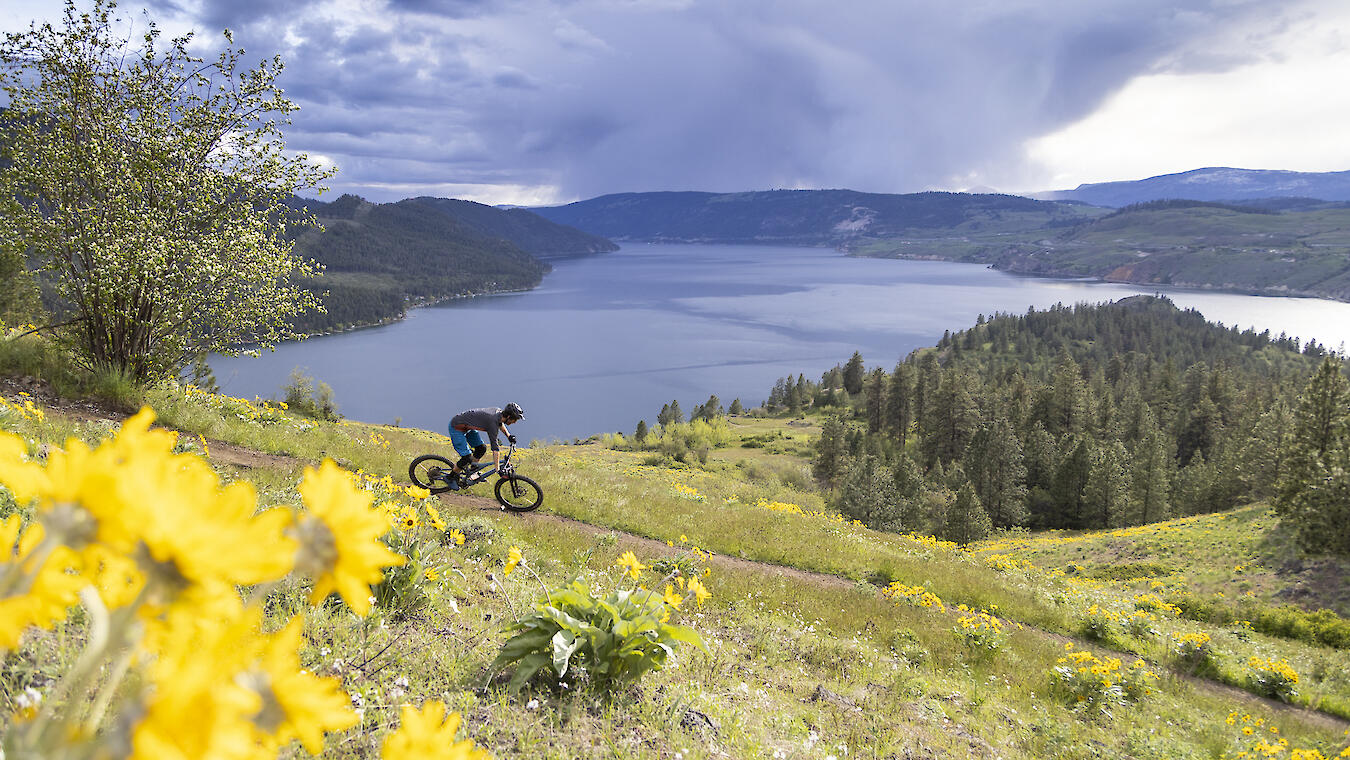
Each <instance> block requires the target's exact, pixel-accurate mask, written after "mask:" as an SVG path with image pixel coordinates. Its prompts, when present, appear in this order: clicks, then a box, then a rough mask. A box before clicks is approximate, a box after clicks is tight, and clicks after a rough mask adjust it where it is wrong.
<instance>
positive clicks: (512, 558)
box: [502, 546, 525, 577]
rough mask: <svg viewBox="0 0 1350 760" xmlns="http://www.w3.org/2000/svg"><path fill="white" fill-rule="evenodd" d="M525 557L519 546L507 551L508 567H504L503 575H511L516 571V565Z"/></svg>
mask: <svg viewBox="0 0 1350 760" xmlns="http://www.w3.org/2000/svg"><path fill="white" fill-rule="evenodd" d="M524 559H525V555H524V554H521V552H520V547H519V546H513V547H511V549H510V551H508V552H507V553H506V567H504V568H502V576H503V577H509V576H510V575H511V573H512V572H514V571H515V569H516V565H519V564H520V563H521V561H522V560H524Z"/></svg>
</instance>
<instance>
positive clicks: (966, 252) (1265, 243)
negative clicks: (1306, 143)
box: [854, 200, 1350, 301]
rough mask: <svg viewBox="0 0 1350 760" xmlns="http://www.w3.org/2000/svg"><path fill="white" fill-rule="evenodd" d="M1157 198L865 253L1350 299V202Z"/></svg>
mask: <svg viewBox="0 0 1350 760" xmlns="http://www.w3.org/2000/svg"><path fill="white" fill-rule="evenodd" d="M1294 208H1295V209H1296V210H1293V211H1277V210H1273V209H1270V208H1264V207H1262V206H1261V205H1257V204H1254V205H1252V206H1247V205H1246V204H1242V203H1215V202H1210V201H1191V200H1171V201H1152V202H1148V203H1140V204H1133V205H1130V206H1126V207H1124V208H1122V209H1120V210H1118V211H1116V212H1114V213H1111V214H1107V215H1105V216H1101V217H1099V218H1097V219H1094V220H1092V221H1088V222H1084V223H1082V224H1079V225H1075V226H1072V227H1065V228H1062V229H1057V230H1045V231H1039V232H1031V233H1021V234H1006V235H961V236H939V235H933V236H929V237H926V238H914V237H911V238H892V239H885V240H873V241H866V242H860V243H859V244H858V245H857V246H856V247H855V249H854V250H855V252H856V253H858V254H859V255H865V256H879V257H885V258H929V259H945V260H950V261H969V262H972V263H982V264H988V265H990V266H992V267H993V268H995V269H1001V270H1004V271H1008V272H1015V273H1018V274H1029V275H1043V276H1052V277H1092V278H1096V279H1101V280H1107V281H1110V282H1130V283H1137V284H1141V285H1165V286H1173V287H1187V288H1205V289H1214V290H1225V291H1236V292H1244V293H1260V294H1264V295H1299V296H1313V297H1317V298H1333V299H1337V300H1341V301H1350V208H1347V207H1346V206H1345V205H1344V204H1337V203H1326V204H1323V203H1320V202H1318V203H1315V204H1307V203H1299V204H1295V205H1294Z"/></svg>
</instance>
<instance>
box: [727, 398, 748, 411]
mask: <svg viewBox="0 0 1350 760" xmlns="http://www.w3.org/2000/svg"><path fill="white" fill-rule="evenodd" d="M727 414H730V415H733V416H739V415H742V414H745V407H744V406H741V399H740V397H739V396H738V397H736V398H734V399H732V400H731V406H730V407H729V408H728V409H727Z"/></svg>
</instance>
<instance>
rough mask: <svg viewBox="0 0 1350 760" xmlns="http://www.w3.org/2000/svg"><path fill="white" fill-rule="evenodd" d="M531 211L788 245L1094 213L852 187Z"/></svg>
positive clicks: (645, 232)
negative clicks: (888, 192)
mask: <svg viewBox="0 0 1350 760" xmlns="http://www.w3.org/2000/svg"><path fill="white" fill-rule="evenodd" d="M534 212H535V213H537V214H539V215H540V216H542V217H544V218H546V219H550V220H552V221H554V222H557V223H559V224H566V225H570V226H572V227H576V228H577V229H581V230H585V231H586V232H589V233H592V234H595V235H603V236H604V237H607V238H612V239H616V240H644V241H652V242H695V243H776V244H786V245H846V244H848V243H849V242H850V241H854V240H858V239H861V238H878V237H895V236H899V235H903V234H908V233H911V232H914V231H917V230H935V229H941V230H956V231H984V232H991V231H998V230H1028V229H1037V228H1041V227H1045V226H1046V225H1052V226H1053V225H1062V224H1072V223H1075V222H1078V221H1081V220H1083V219H1086V218H1089V217H1090V216H1092V215H1093V214H1094V212H1092V211H1091V210H1089V209H1086V208H1085V207H1083V206H1082V205H1081V204H1073V203H1062V202H1048V201H1038V200H1033V199H1030V198H1022V197H1019V196H1015V195H971V194H967V193H912V194H908V195H888V194H880V193H859V192H855V191H852V190H769V191H762V192H746V193H699V192H655V193H623V194H619V195H603V196H600V197H599V198H592V199H591V200H586V201H579V202H577V203H570V204H568V205H566V206H554V207H550V208H536V209H534ZM1097 213H1099V212H1097Z"/></svg>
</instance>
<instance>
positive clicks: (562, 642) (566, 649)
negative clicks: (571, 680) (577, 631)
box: [552, 631, 581, 678]
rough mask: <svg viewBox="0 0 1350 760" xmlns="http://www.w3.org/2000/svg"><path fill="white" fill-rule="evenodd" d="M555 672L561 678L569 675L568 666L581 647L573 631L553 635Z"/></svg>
mask: <svg viewBox="0 0 1350 760" xmlns="http://www.w3.org/2000/svg"><path fill="white" fill-rule="evenodd" d="M552 641H553V670H554V672H556V673H557V674H558V677H559V678H562V677H563V676H565V675H567V665H568V663H569V661H570V660H571V659H572V655H573V654H574V653H575V652H576V651H577V649H578V648H579V647H580V646H581V642H580V640H579V639H577V637H576V636H575V635H573V634H572V632H571V631H558V632H557V633H555V634H553V640H552Z"/></svg>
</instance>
